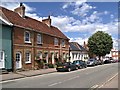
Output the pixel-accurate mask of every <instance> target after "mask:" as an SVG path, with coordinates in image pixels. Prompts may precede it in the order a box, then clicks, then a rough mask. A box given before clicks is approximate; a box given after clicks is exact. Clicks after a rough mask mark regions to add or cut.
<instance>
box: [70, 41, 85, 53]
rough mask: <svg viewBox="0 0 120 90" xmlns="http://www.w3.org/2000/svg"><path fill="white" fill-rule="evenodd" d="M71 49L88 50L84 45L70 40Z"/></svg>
mask: <svg viewBox="0 0 120 90" xmlns="http://www.w3.org/2000/svg"><path fill="white" fill-rule="evenodd" d="M70 50H72V51H87V50H86V49H85V48H84V47H82V46H81V45H80V44H78V43H77V42H70Z"/></svg>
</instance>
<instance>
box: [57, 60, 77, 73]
mask: <svg viewBox="0 0 120 90" xmlns="http://www.w3.org/2000/svg"><path fill="white" fill-rule="evenodd" d="M76 69H78V68H77V67H76V65H75V64H73V63H71V62H65V63H59V64H57V68H56V70H57V71H72V70H76Z"/></svg>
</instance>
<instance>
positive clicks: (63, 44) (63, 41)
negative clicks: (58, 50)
mask: <svg viewBox="0 0 120 90" xmlns="http://www.w3.org/2000/svg"><path fill="white" fill-rule="evenodd" d="M62 47H65V40H64V39H63V40H62Z"/></svg>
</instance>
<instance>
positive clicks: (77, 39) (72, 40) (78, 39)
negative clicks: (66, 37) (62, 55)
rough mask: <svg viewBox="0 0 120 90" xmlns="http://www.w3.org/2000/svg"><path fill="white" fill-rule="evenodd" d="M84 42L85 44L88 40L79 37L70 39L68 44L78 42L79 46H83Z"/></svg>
mask: <svg viewBox="0 0 120 90" xmlns="http://www.w3.org/2000/svg"><path fill="white" fill-rule="evenodd" d="M84 41H85V42H86V43H87V41H88V38H81V37H77V38H70V42H78V43H79V44H80V45H84Z"/></svg>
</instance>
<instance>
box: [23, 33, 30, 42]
mask: <svg viewBox="0 0 120 90" xmlns="http://www.w3.org/2000/svg"><path fill="white" fill-rule="evenodd" d="M26 33H28V34H29V41H26V38H27V37H26ZM24 41H25V43H31V40H30V32H29V31H25V33H24Z"/></svg>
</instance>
